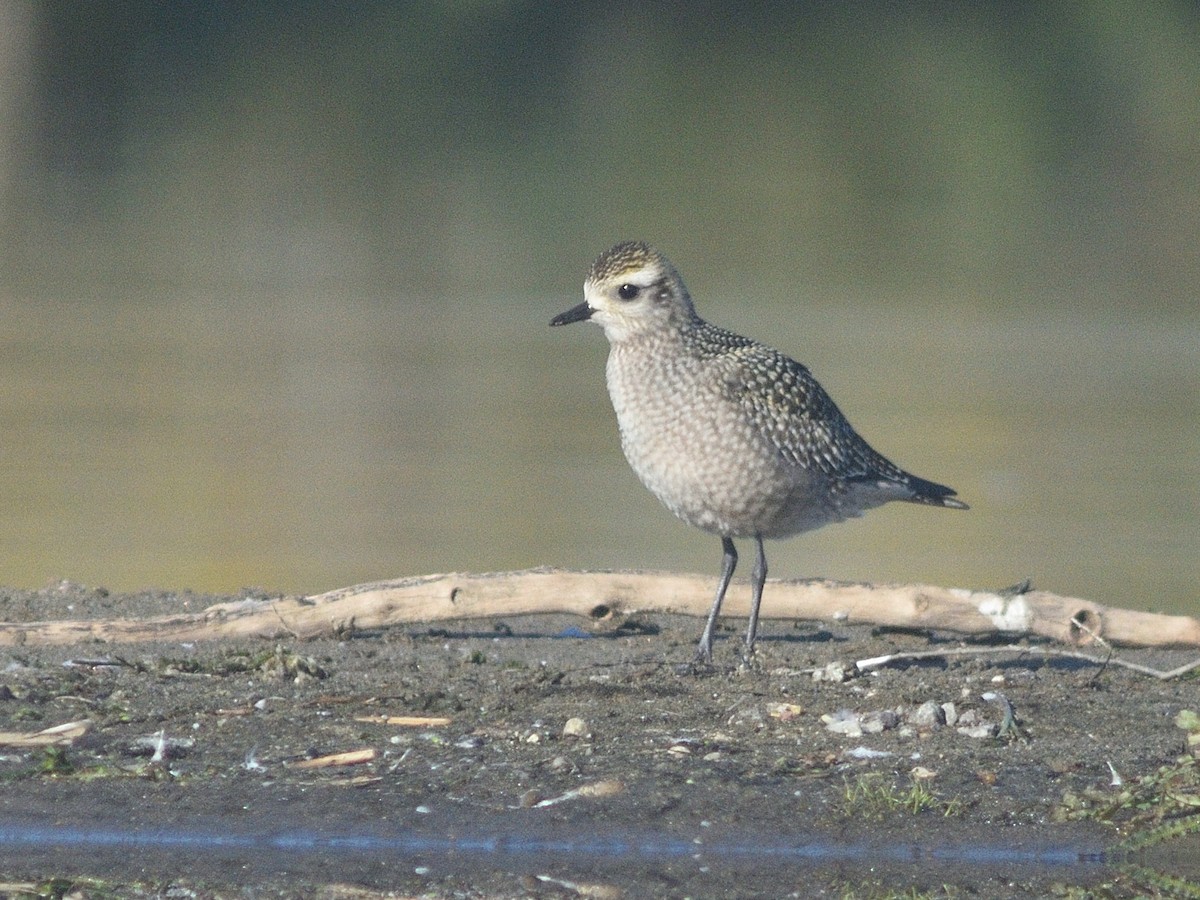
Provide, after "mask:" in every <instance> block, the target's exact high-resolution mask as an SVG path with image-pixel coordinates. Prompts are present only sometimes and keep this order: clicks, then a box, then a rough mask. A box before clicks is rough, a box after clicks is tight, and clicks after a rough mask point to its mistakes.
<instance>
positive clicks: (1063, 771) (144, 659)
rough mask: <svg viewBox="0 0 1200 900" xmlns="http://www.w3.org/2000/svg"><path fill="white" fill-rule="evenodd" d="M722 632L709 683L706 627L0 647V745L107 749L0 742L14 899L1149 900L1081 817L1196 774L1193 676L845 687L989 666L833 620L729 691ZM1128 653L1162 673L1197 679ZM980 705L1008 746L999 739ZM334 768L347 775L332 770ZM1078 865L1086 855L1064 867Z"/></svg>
mask: <svg viewBox="0 0 1200 900" xmlns="http://www.w3.org/2000/svg"><path fill="white" fill-rule="evenodd" d="M230 599H236V598H228V597H225V598H222V597H210V596H203V595H197V594H190V593H175V592H144V593H139V594H114V593H109V592H107V591H102V590H96V589H91V588H87V587H84V586H79V585H73V584H68V583H64V584H59V585H55V586H53V587H51V588H48V589H46V590H44V591H15V590H8V591H2V592H0V602H2V607H0V609H2V618H3V619H4V620H6V621H35V620H46V619H68V618H71V619H77V618H93V617H94V618H116V617H148V616H161V615H170V614H172V613H178V612H184V611H187V612H196V611H198V610H200V609H202V608H204V607H205V606H208V605H210V604H212V603H215V602H220V601H223V600H230ZM723 625H724V627H723V629H722V630H721V632H720V635H719V640H718V642H717V649H716V659H717V662H718V669H717V671H716V672H714V673H711V674H706V675H699V676H697V675H682V674H680V672H679V667H678V663H680V662H683V661H686V660H688V659H690V655H691V653H692V650H693V646H694V640H695V638H696V634H697V633H698V628H699V623H698V621H697V620H696V619H694V618H690V617H683V616H672V615H646V616H638V617H637V618H635V619H632V620H627V621H623V622H620V623H615V624H614V623H612V622H605V623H593V622H589V621H586V620H583V619H581V618H579V617H572V616H562V615H546V616H510V617H504V618H503V619H488V620H471V621H460V622H450V623H436V624H432V623H431V624H420V625H414V626H410V627H397V628H388V629H380V630H377V631H373V632H370V631H368V632H355V633H353V634H351V635H347V636H343V638H342V639H340V640H334V639H323V640H312V641H304V642H297V641H293V642H287V641H284V642H264V641H252V640H248V641H219V642H204V643H195V644H190V645H185V644H136V645H135V644H127V645H119V644H98V643H88V644H82V645H66V646H58V647H36V646H25V647H19V648H7V649H5V651H4V652H3V653H0V659H2V660H3V669H2V675H0V731H4V732H9V733H25V734H33V733H36V732H38V731H39V730H41V729H45V728H48V727H52V726H57V725H61V724H63V723H68V722H80V721H85V720H86V721H87V723H88V725H87V726H86V732H85V733H84V734H82V735H81V736H78V737H75V738H74V739H73V740H71V741H70V742H69V743H67V744H65V745H64V746H60V747H53V746H43V747H13V746H8V747H4V748H2V749H0V778H3V779H4V788H3V792H0V817H2V818H3V821H0V829H4V830H5V833H6V834H7V835H8V837H7V838H5V839H4V840H3V841H0V875H2V876H3V878H4V880H5V882H6V883H8V884H10V885H11V884H18V885H20V884H24V885H32V884H38V883H44V882H45V881H46V880H47V879H52V878H59V879H66V880H67V882H66V883H71V882H72V880H75V879H97V881H96V882H94V883H91V884H92V885H93V886H92V887H90V888H89V887H88V886H87V885H88V884H89V882H76V883H77V884H80V885H83V886H82V887H81V888H80V890H82V891H83V892H84V893H83V894H82V895H83V896H87V895H88V894H87V891H88V890H93V891H95V892H97V893H96V894H95V895H96V896H101V895H102V894H100V893H98V892H99V891H100V890H101V887H100V886H102V887H103V889H104V890H108V891H109V892H110V893H109V894H107V896H112V895H113V892H114V891H115V892H116V895H119V896H124V895H126V893H130V895H132V894H134V893H137V892H139V891H142V892H146V891H149V892H154V891H157V892H161V891H163V890H166V889H168V888H170V887H172V886H175V887H178V888H179V889H181V890H182V889H186V890H190V891H193V892H195V895H196V896H228V895H230V894H231V893H233V892H240V891H243V890H244V889H246V888H247V886H250V887H252V889H253V890H254V892H256V893H257V894H258V895H265V896H330V895H331V891H332V892H334V893H338V892H341V893H345V894H346V895H362V896H374V895H380V894H386V893H388V892H400V893H405V892H407V893H415V894H421V895H422V896H431V897H451V896H468V897H472V896H480V897H525V896H606V895H607V896H620V895H624V896H630V897H633V896H639V897H640V896H646V897H658V896H662V897H674V896H686V895H692V896H706V895H707V896H715V895H718V894H720V895H723V896H763V895H769V896H789V895H791V896H799V897H804V896H834V897H845V896H878V895H880V893H881V892H884V891H887V890H895V891H903V890H909V889H914V890H917V891H922V892H926V893H927V894H928V895H929V896H962V895H978V896H990V897H1002V896H1013V897H1023V896H1025V897H1034V896H1046V895H1047V893H1049V892H1051V891H1053V890H1059V889H1065V888H1064V886H1068V885H1075V886H1079V885H1086V886H1088V887H1089V889H1091V890H1093V891H1108V893H1107V894H1104V893H1098V894H1094V895H1096V896H1126V895H1132V894H1131V893H1129V894H1127V893H1122V891H1130V892H1133V893H1136V891H1137V890H1138V889H1139V888H1138V886H1137V884H1135V883H1134V881H1132V880H1130V879H1129V877H1128V876H1127V875H1124V874H1122V872H1121V871H1120V870H1119V869H1118V868H1117V867H1116V866H1115V865H1114V864H1106V863H1105V862H1104V860H1103V859H1101V854H1103V853H1104V851H1105V849H1106V848H1109V847H1111V846H1113V845H1114V844H1116V843H1117V842H1118V841H1119V839H1120V838H1121V836H1122V832H1121V829H1120V827H1119V822H1118V823H1117V824H1116V825H1114V824H1110V823H1104V822H1097V821H1094V820H1093V819H1091V818H1089V817H1087V816H1081V815H1077V814H1073V813H1072V809H1073V807H1072V803H1076V802H1077V803H1078V804H1079V805H1080V807H1082V806H1086V805H1087V804H1089V803H1090V804H1092V805H1093V806H1094V805H1096V804H1097V803H1102V802H1103V798H1104V797H1105V796H1106V794H1107V795H1116V794H1117V793H1119V791H1120V790H1121V788H1120V787H1118V786H1114V785H1113V784H1112V782H1113V781H1114V773H1116V774H1117V776H1119V777H1120V778H1121V779H1123V780H1124V781H1125V782H1126V783H1127V784H1128V783H1131V782H1132V781H1134V780H1136V779H1137V778H1139V777H1143V776H1148V775H1150V774H1152V773H1154V772H1155V771H1156V770H1158V768H1159V767H1160V766H1163V765H1167V764H1170V763H1172V762H1173V761H1175V760H1178V759H1179V758H1180V756H1181V755H1182V754H1184V753H1186V752H1187V751H1188V746H1187V732H1186V731H1185V730H1182V729H1181V728H1180V726H1179V725H1178V724H1177V723H1176V718H1177V717H1178V715H1179V714H1180V712H1181V711H1183V710H1188V709H1192V710H1195V709H1197V708H1198V707H1200V690H1198V689H1197V686H1196V682H1195V681H1194V680H1186V679H1185V680H1174V681H1158V680H1156V679H1153V678H1149V677H1146V676H1145V675H1140V674H1137V673H1133V672H1130V671H1127V670H1122V669H1119V668H1116V667H1113V666H1107V667H1104V666H1097V665H1094V664H1090V663H1086V662H1084V661H1080V660H1068V659H1047V658H1041V657H1034V656H1029V655H1021V654H1016V653H1013V654H999V655H997V654H989V655H985V656H971V655H965V656H954V657H949V656H947V657H932V658H928V659H923V660H920V661H912V662H907V663H901V664H898V665H893V666H888V667H885V668H882V669H878V670H875V671H872V672H870V673H869V674H863V675H856V674H855V669H854V666H853V662H854V661H855V660H857V659H864V658H868V657H875V656H880V655H883V654H887V653H895V652H901V651H913V650H931V649H934V650H936V649H937V648H939V647H945V648H951V647H953V648H961V647H970V646H981V647H986V646H989V644H988V642H986V641H964V640H962V639H961V638H959V637H956V636H953V635H949V634H939V633H937V632H930V631H919V632H918V631H905V630H895V629H878V628H869V627H865V626H853V627H847V626H841V625H838V624H833V623H816V622H795V623H790V622H767V623H764V627H763V632H762V636H761V638H760V641H761V644H760V648H759V654H758V665H757V667H756V668H755V670H754V671H751V672H741V673H739V672H737V671H735V670H734V667H733V664H734V661H735V656H736V650H737V643H738V634H739V633H740V629H741V625H742V623H741V622H740V621H739V620H737V619H731V620H727V621H725V622H724V623H723ZM1120 652H1121V654H1122V655H1123V656H1124V657H1126V658H1129V659H1134V660H1137V661H1139V662H1143V663H1145V664H1147V665H1152V666H1155V667H1157V668H1162V669H1170V668H1173V667H1175V666H1177V665H1180V664H1181V663H1184V662H1186V661H1187V660H1188V659H1189V658H1190V657H1194V656H1195V655H1196V654H1195V653H1194V652H1189V651H1128V650H1123V651H1120ZM814 672H816V673H817V676H816V677H814ZM985 694H986V695H989V696H990V695H993V694H1002V695H1003V697H1004V698H1007V700H1008V701H1009V702H1010V703H1011V707H1012V711H1013V712H1014V713H1015V725H1016V727H1015V728H1013V729H1007V730H1005V731H1004V733H999V732H1000V729H1001V726H1002V725H1003V724H1004V707H1003V705H1002V704H1001V703H1000V702H998V701H997V700H996V699H995V698H994V697H993V698H992V699H990V700H986V699H983V698H984V695H985ZM568 723H570V724H568ZM341 753H357V754H358V756H356V757H352V759H356V760H357V761H356V762H351V763H349V764H338V763H337V762H334V761H328V762H324V761H323V760H325V759H327V758H328V759H331V760H337V759H338V758H337V757H336V756H335V754H341ZM314 760H315V761H316V763H315V764H314V762H313V761H314ZM1072 798H1075V799H1074V800H1073V799H1072ZM1079 798H1084V799H1082V800H1080V799H1079ZM1074 813H1078V808H1075V809H1074ZM1117 818H1119V817H1117ZM22 834H25V835H33V836H34V837H38V838H39V840H40V841H41V843H40V844H39V843H38V841H34V840H32V839H30V840H27V841H25V842H23V843H22V841H21V840H20V839H19V838H20V835H22ZM88 835H90V836H91V837H88ZM102 835H108V836H109V837H108V838H105V840H107V841H108V843H107V844H105V843H104V842H103V841H101V840H99V838H97V836H102ZM131 835H132V837H131ZM139 835H140V836H141V838H140V839H139V837H138V836H139ZM231 835H232V836H240V839H239V840H240V843H239V841H230V840H228V838H229V836H231ZM214 836H217V837H220V836H225V838H226V839H227V840H226V843H225V845H221V841H220V840H214ZM80 842H83V843H80ZM214 843H215V846H214ZM689 848H695V849H694V851H692V852H688V849H689ZM822 848H826V849H822ZM828 848H834V852H833V853H832V855H831V854H830V853H828V852H826V850H827V849H828ZM856 848H858V850H861V851H862V852H858V850H856ZM999 850H1002V851H1004V852H1006V853H1008V855H1007V856H1005V855H1003V854H1001V856H1000V857H999V858H995V857H988V856H987V855H986V853H985V854H983V855H981V853H980V852H975V851H987V853H993V852H994V851H999ZM967 851H971V852H967ZM1059 851H1063V852H1065V853H1066V855H1067V857H1070V856H1071V854H1076V855H1077V856H1078V857H1079V858H1078V859H1077V860H1076V861H1075V862H1074V863H1072V864H1071V865H1065V864H1062V863H1061V861H1059V862H1058V863H1052V862H1050V861H1049V860H1050V857H1047V856H1046V854H1047V853H1052V852H1053V853H1057V852H1059ZM822 853H824V854H825V855H823V856H822V855H821V854H822ZM1022 854H1024V855H1022ZM1039 854H1040V855H1039ZM1053 859H1055V860H1059V857H1057V856H1055V857H1053ZM1110 862H1111V861H1110ZM1182 877H1185V878H1186V877H1194V875H1193V874H1190V873H1187V872H1185V873H1184V874H1183V876H1182ZM97 885H100V886H97ZM333 886H337V887H336V888H335V887H333ZM954 890H957V891H959V893H958V894H954V893H953V891H954ZM604 891H608V892H609V893H608V894H605V893H604ZM885 895H886V894H885Z"/></svg>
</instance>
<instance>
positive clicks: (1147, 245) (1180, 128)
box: [0, 0, 1200, 613]
mask: <svg viewBox="0 0 1200 900" xmlns="http://www.w3.org/2000/svg"><path fill="white" fill-rule="evenodd" d="M626 238H644V239H647V240H650V241H652V242H654V243H656V244H657V245H658V246H659V247H661V248H662V249H663V250H664V251H665V252H666V253H667V254H668V255H669V256H671V258H672V259H673V260H674V262H675V263H676V264H677V265H678V266H679V268H680V270H681V271H682V272H683V274H684V276H685V278H686V279H687V281H688V283H689V286H690V288H691V289H692V293H693V295H694V297H695V298H696V302H697V305H698V308H699V309H700V312H701V313H702V314H703V315H705V316H706V317H707V318H709V319H711V320H713V321H715V322H717V323H718V324H721V325H724V326H727V327H730V328H733V329H735V330H738V331H741V332H743V333H746V334H749V335H751V336H754V337H759V338H762V339H766V340H768V341H770V342H771V343H773V344H775V345H777V346H778V347H780V348H781V349H783V350H785V351H786V352H788V353H790V354H791V355H793V356H795V357H797V358H799V359H800V360H801V361H803V362H805V363H807V364H808V365H809V366H810V367H811V368H812V369H813V370H814V372H815V373H816V374H817V376H818V377H819V378H820V379H821V380H822V381H823V382H824V384H825V386H826V387H827V388H828V389H829V390H830V392H831V393H832V394H833V396H834V397H835V399H837V400H838V402H839V404H840V405H841V406H842V408H843V410H844V411H845V412H846V413H847V415H848V416H849V417H850V419H851V421H852V422H853V423H854V424H855V425H856V426H857V427H858V429H859V430H860V431H862V432H863V433H864V435H865V436H866V437H867V438H868V440H870V441H871V443H872V444H874V445H875V446H876V447H877V448H878V449H879V450H881V451H882V452H884V453H886V454H887V455H889V456H891V457H892V458H894V459H895V460H896V461H897V462H899V463H900V464H902V465H904V466H905V467H907V468H909V469H911V470H913V471H914V472H916V473H917V474H919V475H921V476H924V477H927V478H931V479H934V480H938V481H942V482H945V483H948V484H951V485H953V486H954V487H956V488H957V489H958V490H959V492H960V495H961V496H962V497H963V499H965V500H966V501H967V502H969V503H970V504H972V507H973V509H972V510H971V512H969V513H959V514H955V513H951V512H940V511H935V510H929V509H923V508H917V507H910V506H907V505H892V506H890V507H886V508H884V509H881V510H879V511H876V512H873V513H871V514H870V515H869V516H868V517H867V518H865V519H863V520H861V521H858V522H852V523H849V524H845V525H839V526H833V527H831V528H828V529H825V530H823V531H820V532H816V533H813V534H810V535H803V536H800V537H798V538H796V539H794V540H792V541H789V542H787V543H785V544H778V545H775V546H773V547H772V548H771V549H770V557H771V563H772V566H771V572H772V575H777V576H781V577H799V576H805V575H827V576H831V577H840V578H853V579H870V580H920V581H929V582H936V583H943V584H952V585H959V586H1001V585H1005V584H1010V583H1013V582H1015V581H1018V580H1019V579H1021V578H1023V577H1025V576H1032V577H1033V579H1034V582H1035V584H1036V585H1037V586H1039V587H1043V588H1046V589H1049V590H1054V591H1057V592H1059V593H1067V594H1074V595H1078V596H1086V597H1090V598H1093V599H1097V600H1100V601H1102V602H1107V603H1114V604H1119V605H1124V606H1134V607H1142V608H1150V609H1169V610H1176V611H1186V612H1192V613H1195V612H1198V611H1200V601H1198V599H1197V597H1198V594H1197V584H1198V582H1200V529H1198V527H1197V514H1198V512H1200V487H1198V485H1200V302H1198V299H1197V288H1196V285H1197V284H1200V240H1198V239H1200V11H1198V8H1197V7H1196V5H1195V4H1192V3H1170V2H1162V3H1154V4H1136V3H1115V2H1084V3H1078V4H1017V3H991V4H967V3H919V4H899V3H840V4H803V3H786V4H784V3H779V4H772V3H754V2H749V3H742V4H737V5H734V4H725V3H693V4H666V3H663V4H659V3H646V2H638V3H627V4H626V3H613V2H605V3H589V2H581V3H574V4H527V3H514V2H482V0H479V2H461V3H369V2H368V3H360V4H354V5H352V6H350V5H343V4H333V3H318V2H313V3H203V4H176V3H157V2H155V3H149V2H128V3H122V4H76V3H65V2H64V3H17V2H14V3H6V4H4V5H3V6H0V253H2V256H0V321H2V322H3V328H2V329H0V391H2V392H3V402H2V403H0V441H2V444H0V446H2V448H3V450H2V453H3V455H2V457H0V458H2V459H3V465H2V467H0V510H2V513H0V547H3V554H2V556H0V560H3V569H0V583H7V584H10V585H16V586H41V585H44V584H47V583H49V582H52V581H54V580H56V579H60V578H69V579H73V580H77V581H83V582H87V583H91V584H99V585H105V586H107V587H109V588H114V589H135V588H139V587H147V586H152V585H155V586H164V587H171V588H194V589H200V590H220V591H225V590H235V589H237V588H239V587H242V586H251V585H253V586H261V587H264V588H267V589H272V590H273V589H282V590H288V591H302V592H316V591H321V590H325V589H328V588H333V587H337V586H341V585H346V584H351V583H355V582H360V581H367V580H375V579H380V578H386V577H393V576H400V575H406V574H417V573H426V572H433V571H445V570H472V571H480V570H491V569H506V568H516V567H525V566H533V565H543V564H552V565H561V566H572V567H607V568H621V567H637V568H664V569H675V570H695V571H699V572H703V573H706V574H711V575H712V576H713V577H714V579H715V576H716V573H717V570H718V567H719V557H720V549H719V543H718V541H717V539H716V538H713V537H711V536H708V535H704V534H702V533H700V532H696V531H692V530H690V529H688V528H686V527H685V526H683V525H681V524H679V523H677V522H676V521H675V520H674V519H672V518H671V516H670V515H669V514H668V513H667V512H666V511H665V510H663V509H661V508H660V507H659V506H658V504H657V501H655V500H654V498H653V497H651V496H650V495H649V494H648V493H646V492H645V491H644V490H643V489H642V488H641V486H640V485H639V484H638V482H637V480H636V478H635V477H634V476H633V474H632V473H631V472H630V471H629V470H628V468H627V466H626V465H625V462H624V460H623V458H622V457H621V454H620V449H619V445H618V439H617V434H616V428H615V423H614V420H613V416H612V412H611V409H610V408H609V406H608V401H607V396H606V394H605V391H604V384H603V363H604V356H605V342H604V340H603V337H602V335H601V333H600V332H599V330H598V329H595V328H593V327H591V326H584V325H579V326H574V327H573V328H570V329H561V330H559V329H556V330H554V331H553V332H552V331H550V329H549V328H548V327H547V322H548V321H549V319H550V317H551V316H552V315H553V314H555V313H557V312H559V311H561V310H563V309H565V308H567V307H568V306H571V305H574V304H575V303H577V302H578V301H579V300H580V299H581V287H582V280H583V274H584V272H585V271H586V268H587V266H588V265H589V264H590V262H591V260H592V258H593V257H594V256H595V255H596V254H597V253H599V252H600V251H601V250H602V249H604V248H605V247H606V246H608V245H609V244H611V243H614V242H615V241H617V240H621V239H626Z"/></svg>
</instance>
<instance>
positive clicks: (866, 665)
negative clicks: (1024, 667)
mask: <svg viewBox="0 0 1200 900" xmlns="http://www.w3.org/2000/svg"><path fill="white" fill-rule="evenodd" d="M995 653H1016V654H1018V655H1024V656H1057V657H1063V658H1065V659H1079V660H1083V661H1084V662H1089V663H1092V664H1094V665H1098V666H1106V665H1114V666H1121V667H1122V668H1125V669H1130V670H1132V671H1134V672H1139V673H1141V674H1142V675H1151V676H1153V677H1155V678H1157V679H1159V680H1160V681H1170V680H1172V679H1174V678H1179V677H1181V676H1183V675H1186V674H1188V673H1189V672H1192V671H1195V670H1197V669H1200V659H1194V660H1192V661H1191V662H1189V663H1185V664H1184V665H1182V666H1177V667H1176V668H1174V669H1169V670H1167V671H1165V672H1164V671H1163V670H1161V669H1155V668H1153V667H1151V666H1145V665H1142V664H1141V663H1136V662H1131V661H1130V660H1127V659H1121V658H1120V657H1118V656H1112V655H1111V654H1110V655H1109V656H1107V657H1101V656H1093V655H1092V654H1090V653H1081V652H1080V651H1078V650H1063V649H1059V648H1058V647H1022V646H1020V645H1017V644H1009V645H1007V646H1004V647H952V648H947V649H944V650H912V651H906V652H902V653H889V654H887V655H886V656H872V657H870V658H869V659H860V660H859V661H858V662H856V663H855V666H856V667H857V668H858V670H859V671H860V672H866V671H868V670H870V669H878V668H881V667H883V666H888V665H891V664H892V663H895V662H901V661H903V660H914V659H936V658H938V657H944V656H988V655H991V654H995Z"/></svg>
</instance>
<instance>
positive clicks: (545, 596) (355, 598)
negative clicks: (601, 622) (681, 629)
mask: <svg viewBox="0 0 1200 900" xmlns="http://www.w3.org/2000/svg"><path fill="white" fill-rule="evenodd" d="M713 585H714V582H713V579H711V578H701V577H699V576H695V575H668V574H655V573H647V572H568V571H563V570H559V569H534V570H529V571H523V572H500V573H494V574H486V575H471V574H451V575H428V576H425V577H421V578H408V579H401V580H397V581H382V582H376V583H374V584H361V585H356V586H354V587H348V588H341V589H339V590H336V591H329V592H328V593H325V594H318V595H316V596H313V597H283V598H279V599H276V600H238V601H233V602H230V603H218V604H216V605H214V606H210V607H208V608H207V609H205V610H203V611H202V612H199V613H193V614H186V615H173V616H163V617H161V618H156V619H139V620H109V621H83V620H76V621H57V622H24V623H0V646H3V645H9V646H11V645H14V644H71V643H79V642H84V641H111V642H136V641H150V640H154V641H202V640H212V639H217V638H232V637H239V638H247V637H253V638H279V637H292V638H311V637H317V636H321V635H332V634H337V633H345V632H347V631H351V630H353V629H355V628H380V627H383V626H387V625H399V624H403V623H407V622H430V621H444V620H450V619H469V618H482V617H485V616H511V615H518V614H522V613H548V612H566V613H575V614H577V615H581V616H600V615H605V614H607V613H609V612H611V613H617V614H621V613H631V612H639V611H646V612H648V611H657V612H676V613H687V614H692V615H698V616H699V615H704V614H705V613H706V612H707V611H708V607H709V604H710V603H711V602H712V592H713ZM749 599H750V598H749V588H748V587H747V586H746V585H745V584H739V585H734V586H731V587H730V589H729V593H728V595H727V597H726V601H725V607H724V609H723V612H724V613H725V614H727V615H730V616H744V615H746V614H747V613H748V610H749ZM762 615H763V617H764V618H776V619H812V620H836V621H844V622H850V623H856V622H857V623H863V622H866V623H873V624H878V625H890V626H900V627H905V628H932V629H937V630H940V631H953V632H959V633H963V634H1003V635H1006V636H1019V635H1029V636H1040V637H1047V638H1052V639H1054V640H1057V641H1061V642H1063V643H1066V644H1071V645H1077V646H1078V645H1083V644H1088V643H1091V642H1092V641H1094V640H1096V639H1097V638H1103V639H1104V640H1106V641H1108V642H1109V643H1113V644H1124V645H1127V646H1143V647H1169V646H1175V647H1196V646H1200V620H1197V619H1196V618H1193V617H1190V616H1165V615H1158V614H1155V613H1144V612H1134V611H1132V610H1124V609H1110V608H1107V607H1104V606H1101V605H1100V604H1098V603H1093V602H1091V601H1089V600H1078V599H1075V598H1072V597H1062V596H1059V595H1057V594H1051V593H1049V592H1046V591H1033V590H1025V591H1022V590H1021V589H1014V590H1012V591H1004V592H994V591H970V590H963V589H958V588H942V587H933V586H930V585H913V584H909V585H870V584H852V583H843V582H832V581H771V582H770V583H769V584H768V586H767V589H766V591H765V594H764V598H763V607H762Z"/></svg>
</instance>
